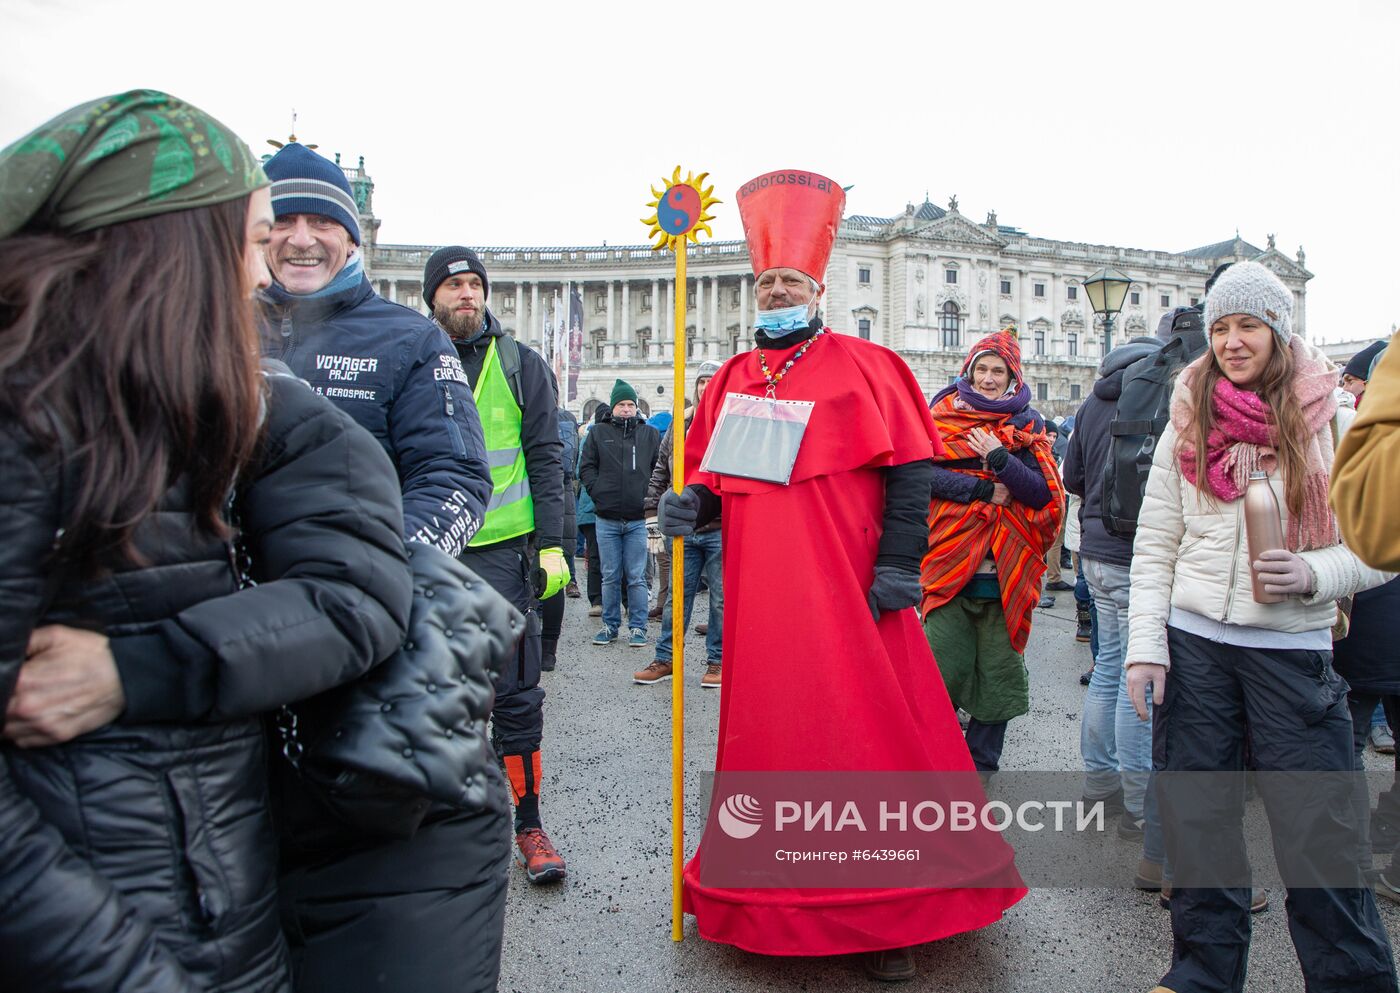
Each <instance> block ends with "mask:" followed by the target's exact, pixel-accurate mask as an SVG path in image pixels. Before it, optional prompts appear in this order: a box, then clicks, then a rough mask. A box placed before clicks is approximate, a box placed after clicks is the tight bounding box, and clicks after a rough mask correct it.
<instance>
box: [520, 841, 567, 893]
mask: <svg viewBox="0 0 1400 993" xmlns="http://www.w3.org/2000/svg"><path fill="white" fill-rule="evenodd" d="M515 861H517V862H519V863H520V864H521V865H523V866H524V867H525V878H526V879H528V880H530V882H532V883H547V882H550V881H551V880H555V879H563V878H564V875H565V872H564V857H563V856H562V855H560V854H559V851H558V850H557V849H556V848H555V847H554V842H552V841H550V840H549V835H547V834H545V833H544V829H543V828H526V829H525V830H524V831H521V832H520V833H519V834H517V835H516V836H515Z"/></svg>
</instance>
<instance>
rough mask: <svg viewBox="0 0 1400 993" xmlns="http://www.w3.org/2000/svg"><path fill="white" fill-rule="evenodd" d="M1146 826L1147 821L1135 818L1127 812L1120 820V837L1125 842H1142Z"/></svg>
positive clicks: (1124, 812)
mask: <svg viewBox="0 0 1400 993" xmlns="http://www.w3.org/2000/svg"><path fill="white" fill-rule="evenodd" d="M1146 824H1147V821H1146V820H1145V819H1143V818H1141V817H1134V816H1133V815H1132V814H1130V813H1129V812H1127V811H1126V810H1125V811H1123V816H1122V817H1120V818H1118V837H1120V838H1122V839H1123V840H1124V841H1141V840H1142V830H1143V827H1144V826H1145V825H1146Z"/></svg>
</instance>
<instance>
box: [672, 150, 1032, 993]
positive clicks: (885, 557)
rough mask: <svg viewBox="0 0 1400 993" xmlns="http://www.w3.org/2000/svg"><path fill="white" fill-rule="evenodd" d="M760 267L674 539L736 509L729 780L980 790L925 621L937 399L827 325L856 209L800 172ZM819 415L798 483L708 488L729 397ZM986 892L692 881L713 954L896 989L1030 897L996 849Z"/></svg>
mask: <svg viewBox="0 0 1400 993" xmlns="http://www.w3.org/2000/svg"><path fill="white" fill-rule="evenodd" d="M737 199H738V204H739V213H740V216H741V218H742V219H743V223H744V234H745V237H746V238H747V240H748V247H749V255H750V258H751V259H752V262H753V271H754V274H755V277H756V279H755V290H756V295H757V300H758V307H759V317H758V323H757V333H756V336H755V344H756V346H757V347H756V348H754V349H753V350H752V351H748V352H744V353H741V354H739V355H736V356H735V357H734V358H732V359H730V360H729V361H728V362H726V363H725V364H724V366H723V367H722V368H721V369H720V370H719V372H718V373H716V375H715V377H714V379H713V380H712V381H711V383H710V388H709V389H708V390H706V392H705V396H704V399H703V400H702V401H701V404H700V408H699V410H698V411H697V412H696V415H695V419H694V423H693V425H692V427H691V429H690V431H689V432H688V438H687V441H686V450H687V452H694V453H695V456H694V457H693V458H688V459H687V465H686V469H687V472H686V482H687V485H686V487H685V489H684V490H683V491H682V492H681V493H679V494H674V493H667V494H665V495H663V497H662V500H661V503H660V506H659V507H658V517H659V523H660V526H661V529H662V531H663V532H665V533H666V534H670V535H683V534H688V533H690V531H691V529H693V528H694V527H696V526H698V525H703V524H704V523H705V522H706V521H707V520H709V519H711V518H712V517H713V516H714V515H715V514H716V513H718V511H719V508H720V506H721V504H722V505H723V508H724V513H723V521H724V524H723V528H724V547H725V561H724V587H725V615H726V616H725V626H724V664H725V685H724V690H723V696H722V698H721V701H720V720H719V745H718V752H717V756H716V761H715V768H716V772H717V773H722V772H725V771H726V770H728V771H736V772H737V771H743V772H753V771H774V772H834V773H851V772H926V771H949V772H970V771H971V770H972V762H971V760H970V758H969V757H968V751H967V747H966V746H965V745H964V744H963V738H962V734H961V730H960V728H959V726H958V722H957V717H956V714H955V713H954V711H953V708H952V705H951V704H950V703H949V700H948V693H947V690H945V689H944V686H943V682H942V680H941V678H940V676H939V672H938V667H937V665H936V664H935V663H934V660H933V656H932V653H931V652H930V650H929V646H928V642H927V641H926V639H925V638H924V636H923V633H922V631H921V630H920V628H919V621H918V617H917V615H916V613H915V611H914V610H913V609H911V608H913V607H914V606H915V605H916V604H918V602H919V598H920V593H921V588H920V582H919V562H920V559H921V557H922V556H923V554H924V552H925V551H926V549H927V542H928V526H927V522H926V514H927V511H928V499H929V492H930V481H931V479H932V459H933V458H934V456H935V455H939V456H941V455H942V454H943V446H942V443H941V442H940V441H939V437H938V431H937V428H936V427H935V426H934V423H933V420H932V418H931V417H930V415H929V411H928V408H927V406H926V405H925V402H924V397H923V393H922V391H921V389H920V387H919V384H918V382H917V381H916V380H915V378H914V375H913V373H912V372H911V371H910V370H909V367H908V366H907V365H906V364H905V363H904V361H903V360H902V359H901V358H900V357H899V356H898V355H896V354H895V353H894V352H892V351H890V350H889V349H887V348H885V347H883V346H881V345H876V344H874V343H872V342H869V341H864V340H862V339H860V338H856V337H852V336H849V335H845V334H837V333H834V332H832V331H831V330H830V329H828V328H825V327H823V325H822V322H821V319H820V318H819V317H818V316H817V304H818V302H819V300H820V297H821V294H822V292H823V290H824V289H825V287H824V286H823V285H822V283H821V280H822V278H823V277H824V276H825V273H826V264H827V260H828V259H829V258H830V256H831V249H832V245H833V243H834V242H835V239H836V230H837V227H838V226H839V224H840V221H841V212H842V208H843V207H844V206H845V199H846V198H845V193H844V192H843V191H842V189H841V187H840V186H839V185H838V184H836V183H835V182H833V181H832V180H830V179H827V178H825V177H823V176H818V175H816V174H815V173H810V172H805V171H802V170H783V171H781V172H775V173H769V174H768V175H765V176H760V177H759V178H758V179H755V180H752V181H751V182H749V183H746V184H745V185H744V186H743V187H741V188H740V190H739V193H738V197H737ZM731 393H739V394H747V395H749V396H754V397H762V396H765V395H767V396H771V397H775V398H776V399H777V400H779V401H783V400H799V401H810V402H811V403H812V404H813V406H812V408H811V416H810V420H809V421H808V424H807V430H806V434H805V435H804V436H803V438H802V440H801V444H800V447H799V448H798V452H797V456H796V461H795V462H794V464H793V466H792V472H791V475H790V477H789V478H788V481H787V482H786V483H785V484H783V483H776V482H766V481H763V480H761V479H754V478H744V477H741V476H737V475H725V474H721V473H719V472H717V471H702V470H701V469H700V468H698V466H699V465H700V464H701V455H702V454H703V453H705V452H706V450H707V448H708V447H709V444H710V440H711V436H712V435H713V434H714V433H715V431H716V421H717V418H718V417H719V414H720V412H721V410H722V408H723V405H724V403H725V398H726V395H728V394H731ZM979 850H980V851H990V852H993V853H994V855H995V857H994V861H995V863H996V864H990V865H988V866H987V867H986V869H987V871H986V874H985V878H986V879H989V880H996V879H998V878H999V879H1001V880H1003V881H1005V880H1010V881H1012V882H1013V883H1015V885H1012V886H1004V885H1002V886H998V885H995V884H994V883H993V884H990V885H987V886H985V887H982V888H976V887H968V888H942V889H917V888H901V889H893V888H870V889H848V888H842V889H837V888H826V889H810V888H806V889H792V888H789V889H778V888H767V889H763V888H755V889H721V888H716V887H712V886H707V885H705V884H703V883H702V882H701V872H700V867H701V863H702V861H703V859H704V855H705V844H704V840H703V839H702V841H701V844H700V848H699V851H697V853H696V855H695V857H694V859H692V860H691V862H690V863H689V864H688V865H687V867H686V870H685V909H686V911H687V912H689V913H691V914H694V915H695V917H696V921H697V924H698V927H699V932H700V936H701V937H702V938H705V939H707V940H710V941H718V942H723V943H726V944H731V945H735V946H737V947H739V948H743V949H746V950H748V951H751V952H758V953H762V954H767V955H840V954H850V953H867V959H866V966H867V969H868V970H869V971H870V973H871V975H872V976H874V977H875V978H879V979H890V980H894V979H905V978H908V977H909V976H912V975H913V973H914V964H913V959H912V957H911V956H910V954H909V951H908V949H909V946H913V945H918V944H922V943H924V942H929V941H934V940H937V939H939V938H944V937H947V936H949V935H952V934H957V933H959V932H962V931H969V930H973V929H975V928H980V927H983V926H985V925H987V924H990V923H992V922H994V921H996V920H998V919H999V918H1000V917H1001V915H1002V912H1003V911H1004V910H1005V909H1006V908H1007V907H1009V906H1011V905H1012V904H1014V903H1015V902H1016V901H1017V900H1019V899H1020V898H1021V897H1022V896H1024V895H1025V892H1026V891H1025V889H1024V887H1022V886H1020V885H1019V882H1020V881H1019V877H1017V876H1016V875H1015V871H1014V868H1013V867H1012V866H1011V862H1012V852H1011V849H1010V847H1009V846H1007V845H1005V844H1004V843H1001V842H999V841H997V842H996V844H994V845H993V846H990V847H988V846H986V845H983V846H982V847H981V848H980V849H979Z"/></svg>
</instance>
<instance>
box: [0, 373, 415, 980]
mask: <svg viewBox="0 0 1400 993" xmlns="http://www.w3.org/2000/svg"><path fill="white" fill-rule="evenodd" d="M268 411H269V414H268V424H267V435H266V442H265V444H264V446H263V448H262V452H261V454H260V456H259V459H258V461H257V463H256V464H255V465H254V466H252V467H250V469H249V471H248V472H247V473H246V474H245V479H247V480H248V482H247V484H246V485H245V486H244V488H243V490H244V492H243V495H242V498H241V501H240V502H241V504H242V506H243V523H244V527H245V530H246V533H247V541H248V544H249V547H250V550H251V551H252V553H253V555H254V557H255V558H257V559H259V560H260V561H262V562H264V563H266V566H267V568H268V569H269V570H273V571H275V572H276V573H277V574H278V575H280V576H281V577H282V579H280V580H279V581H277V582H272V583H268V584H267V585H264V586H262V587H259V588H257V589H253V590H243V591H239V589H238V581H237V577H236V576H235V574H234V569H233V566H232V562H231V555H230V551H229V548H228V547H227V546H226V545H225V544H224V543H222V542H220V541H217V540H215V539H212V538H209V537H207V536H205V535H203V534H202V533H201V532H200V531H199V530H198V529H197V528H195V527H194V526H193V521H192V514H191V507H190V498H189V494H188V491H187V487H186V486H184V485H182V484H177V485H176V486H174V487H173V488H172V489H171V490H170V491H169V492H168V493H167V494H166V497H165V499H164V500H163V502H162V504H161V506H160V508H159V509H158V511H157V512H156V513H155V514H154V515H152V516H151V517H150V518H148V519H147V520H146V521H145V522H144V523H143V524H142V525H141V527H140V528H139V530H138V533H137V545H138V547H139V549H140V550H141V552H142V553H143V554H144V555H145V556H146V557H147V559H148V560H149V563H150V564H149V565H147V566H145V567H139V568H138V567H134V566H131V565H129V564H114V565H113V568H112V570H111V571H110V572H109V573H107V574H106V575H104V576H102V577H100V578H98V579H95V580H88V581H81V580H79V579H77V578H75V577H74V576H71V575H68V574H67V573H66V572H65V571H64V570H62V569H53V568H50V566H49V564H48V553H49V550H50V548H51V546H52V543H53V540H54V535H55V533H56V529H57V528H58V527H59V525H60V522H61V521H62V520H64V519H65V516H66V515H65V510H64V506H63V502H62V494H63V490H64V487H62V486H61V485H60V483H59V479H60V467H59V460H58V459H57V458H56V457H55V456H54V455H53V454H51V453H48V452H45V451H42V450H40V449H39V448H38V447H37V446H36V444H35V443H34V442H33V441H32V440H31V439H30V438H29V437H28V435H27V434H25V433H23V432H22V430H21V429H19V428H18V427H16V426H14V425H12V424H6V425H3V426H0V464H3V465H4V466H5V470H4V472H0V589H3V591H4V594H3V599H4V604H5V609H4V610H3V611H0V713H3V705H4V703H5V702H6V701H7V700H8V699H9V695H10V692H11V691H12V689H13V686H14V681H15V678H16V676H17V673H18V669H19V667H20V664H21V662H22V660H23V659H24V656H25V646H26V644H27V642H28V639H29V635H30V632H31V631H32V630H33V629H34V628H35V627H36V626H38V625H40V624H50V623H53V624H67V625H70V626H73V627H81V628H86V629H89V630H96V631H102V632H105V633H106V634H107V635H108V636H109V637H110V638H111V639H112V647H113V654H114V656H115V657H116V659H117V665H118V671H119V673H120V675H121V678H122V683H123V689H124V691H125V693H126V697H127V703H128V706H127V710H126V712H125V714H124V715H123V716H122V718H121V719H119V721H118V722H117V723H115V724H112V725H110V726H108V727H106V728H103V729H101V730H99V731H95V732H93V733H91V734H88V735H84V736H82V737H80V738H78V739H76V740H74V741H72V742H69V743H67V744H64V745H58V746H53V747H48V748H40V749H33V750H20V749H16V748H14V747H13V746H10V745H3V746H0V755H3V759H4V761H3V762H2V763H0V853H3V855H0V906H3V907H4V908H5V911H4V914H3V917H0V989H5V990H11V989H14V990H25V991H28V993H35V991H43V990H51V989H53V990H57V989H62V990H69V991H86V990H92V991H99V990H100V991H104V993H110V991H114V990H117V991H128V990H130V991H135V990H141V991H152V990H154V991H160V993H165V991H184V990H189V991H195V990H199V991H204V993H208V991H213V990H218V991H225V993H267V991H279V993H280V991H283V990H286V989H287V988H288V983H287V963H286V950H285V945H284V943H283V940H282V936H281V932H280V930H279V928H278V921H277V917H276V892H275V883H276V843H275V840H274V836H273V831H272V822H271V819H270V816H269V808H268V803H267V789H266V766H265V748H264V744H263V733H262V725H261V721H260V720H259V719H258V717H257V716H256V715H257V714H258V713H259V712H261V711H264V710H266V709H268V708H270V707H273V706H276V705H278V704H280V703H283V702H287V701H290V700H294V699H297V698H298V697H302V696H306V695H308V694H311V693H316V692H320V691H322V690H324V689H326V688H328V687H330V686H333V685H335V684H337V683H338V682H341V681H344V680H346V679H349V678H352V677H354V676H356V675H358V674H360V673H362V672H364V671H366V670H367V669H368V668H369V667H370V666H371V665H373V664H374V663H375V662H377V661H379V660H380V659H381V658H383V657H384V656H386V655H387V654H388V653H389V652H390V651H391V650H392V649H393V648H395V647H397V646H398V644H399V641H400V640H401V638H402V636H403V631H404V626H405V624H406V621H407V614H408V606H409V597H410V584H409V576H408V571H407V569H406V567H405V556H404V550H403V544H402V539H401V537H400V533H401V532H400V529H401V523H402V518H401V514H402V510H401V504H400V498H399V488H398V480H397V477H396V475H395V472H394V469H393V466H392V465H391V464H390V463H389V460H388V458H387V457H386V456H385V455H384V452H383V450H382V449H381V448H380V447H379V445H378V444H376V443H375V442H374V440H373V439H372V438H371V437H370V436H369V435H368V434H366V433H364V432H363V431H361V430H359V429H358V428H355V427H354V426H353V424H352V423H351V422H350V420H349V418H348V417H346V416H345V415H344V414H341V413H340V412H338V411H337V410H336V409H335V408H334V407H332V406H331V405H330V404H329V403H328V402H326V401H325V400H322V399H321V398H319V397H316V396H314V395H313V394H312V393H311V392H310V391H309V390H308V389H307V388H306V387H305V386H304V385H303V384H301V383H298V382H296V381H295V380H293V379H290V378H285V377H278V378H274V379H272V380H270V385H269V402H268ZM293 494H294V495H293ZM174 658H182V659H185V661H184V662H182V663H181V665H182V666H184V669H183V671H180V672H178V673H175V672H172V671H171V670H170V668H169V666H170V664H171V663H170V661H169V660H170V659H174Z"/></svg>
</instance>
